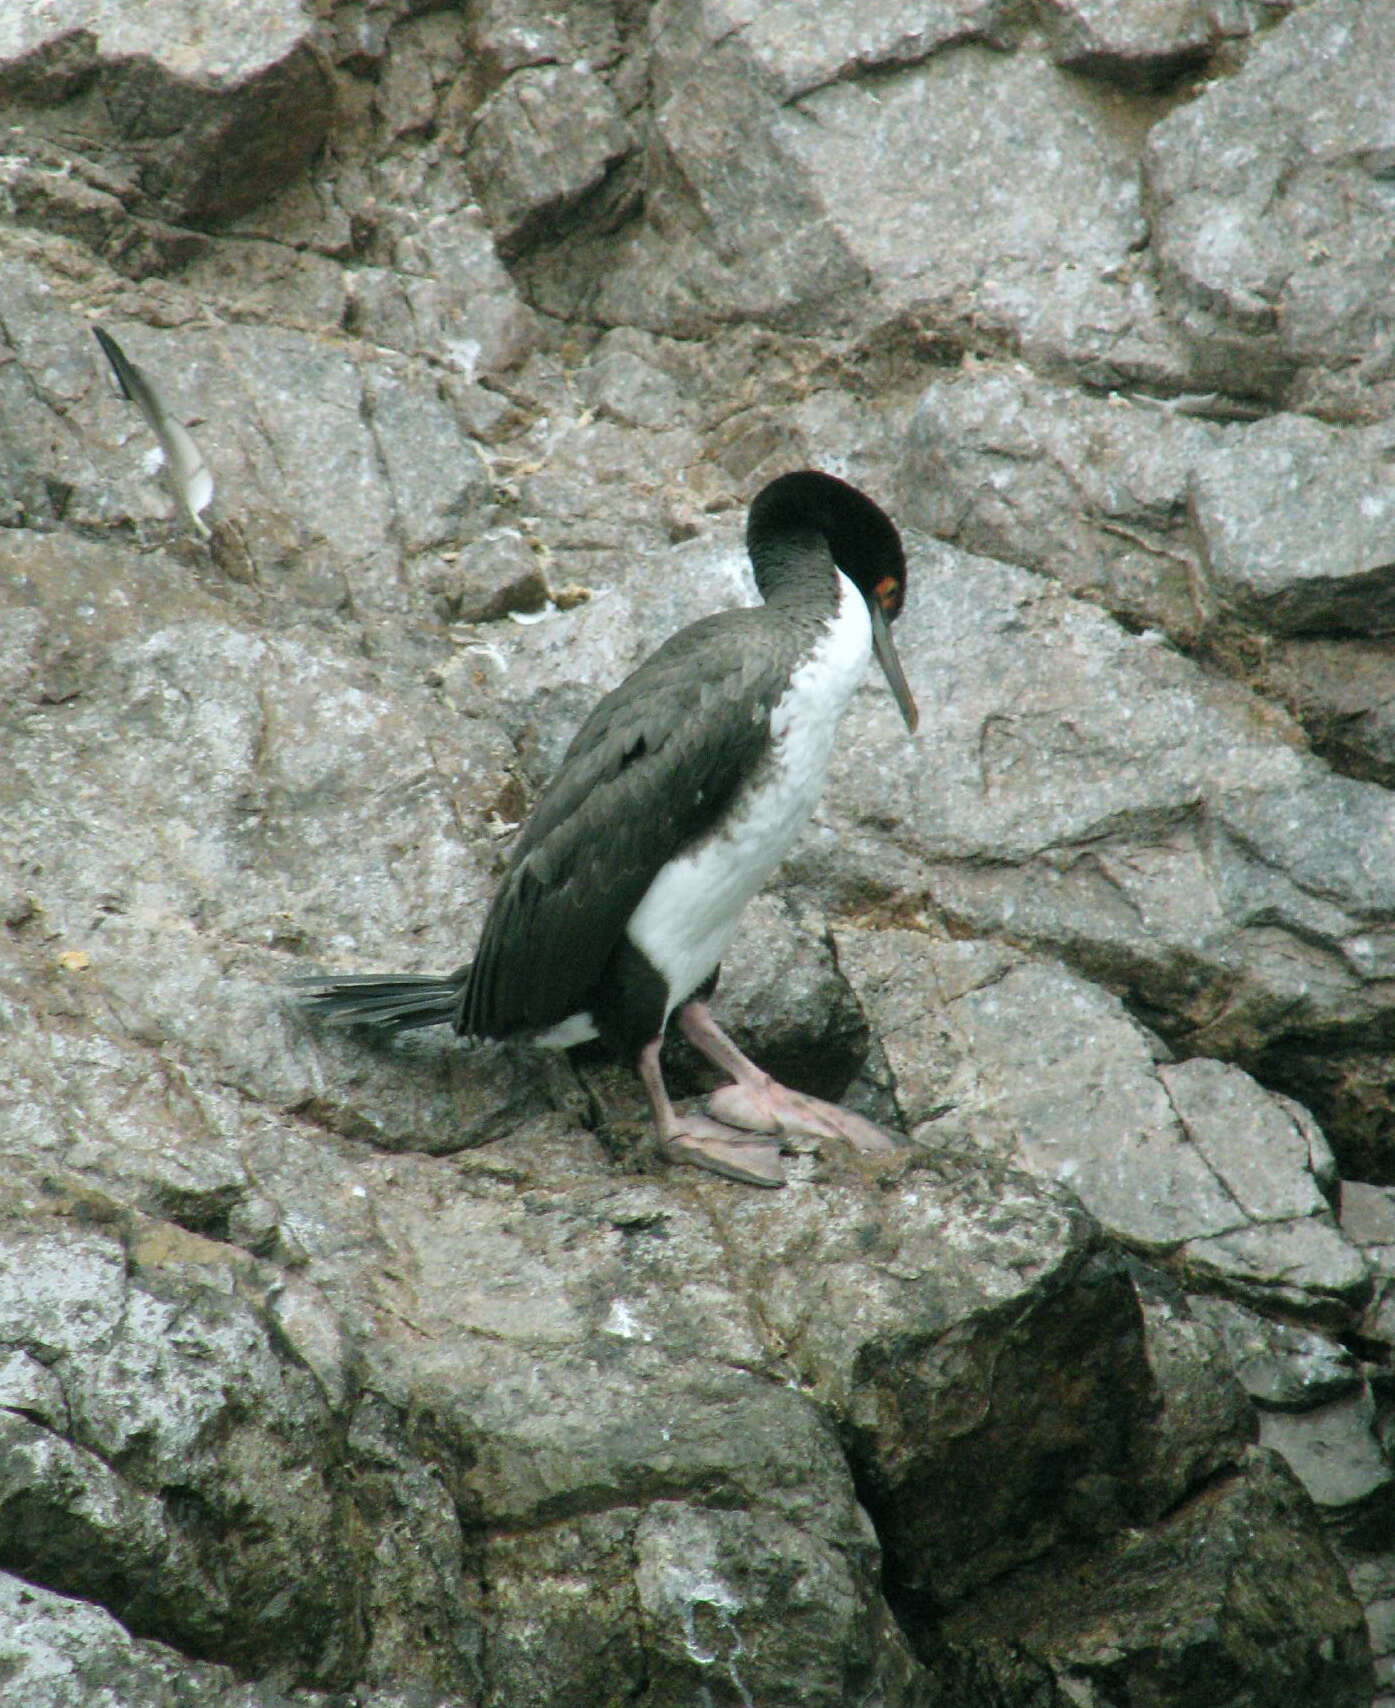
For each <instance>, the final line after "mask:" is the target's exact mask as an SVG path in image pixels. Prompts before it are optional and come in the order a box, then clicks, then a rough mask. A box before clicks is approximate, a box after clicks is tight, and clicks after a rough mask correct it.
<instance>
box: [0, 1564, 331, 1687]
mask: <svg viewBox="0 0 1395 1708" xmlns="http://www.w3.org/2000/svg"><path fill="white" fill-rule="evenodd" d="M0 1666H3V1668H4V1669H5V1681H6V1684H7V1686H8V1687H10V1688H11V1689H13V1691H14V1692H15V1696H16V1700H19V1701H23V1702H24V1703H25V1704H26V1708H91V1705H92V1704H93V1703H94V1702H102V1701H104V1700H105V1701H110V1702H123V1703H137V1702H141V1703H145V1702H149V1703H156V1702H158V1703H161V1704H162V1705H163V1704H165V1703H169V1704H170V1705H171V1708H185V1704H190V1705H192V1704H194V1703H199V1704H205V1703H206V1704H208V1708H290V1703H291V1698H289V1697H287V1696H285V1695H283V1694H282V1693H281V1692H280V1691H278V1690H276V1689H275V1688H274V1687H273V1686H271V1685H268V1684H265V1683H258V1684H249V1683H245V1682H243V1681H240V1680H239V1679H238V1677H237V1675H236V1674H235V1673H233V1672H231V1671H230V1670H228V1669H227V1668H225V1667H218V1666H209V1665H207V1664H206V1663H204V1662H201V1661H196V1660H191V1659H190V1658H189V1656H187V1655H182V1654H180V1653H179V1652H178V1651H177V1650H175V1649H171V1648H168V1647H166V1646H165V1645H164V1644H163V1643H156V1642H150V1641H142V1640H141V1639H140V1638H137V1637H132V1636H131V1634H130V1633H129V1632H128V1631H126V1630H125V1629H123V1627H122V1626H121V1625H120V1623H119V1622H118V1621H117V1620H115V1619H113V1618H112V1616H111V1615H110V1614H109V1613H107V1612H106V1611H105V1610H104V1609H103V1608H101V1607H96V1606H93V1605H92V1604H91V1603H90V1602H86V1601H79V1600H74V1599H72V1598H71V1597H69V1596H64V1595H55V1594H54V1593H53V1592H52V1591H51V1590H47V1589H43V1588H41V1587H40V1586H39V1585H38V1584H34V1583H26V1582H24V1581H23V1579H21V1578H17V1577H13V1576H11V1575H10V1574H9V1573H8V1572H0ZM295 1700H296V1702H298V1703H302V1704H303V1703H306V1702H307V1698H306V1697H304V1696H302V1695H299V1694H297V1696H296V1698H295Z"/></svg>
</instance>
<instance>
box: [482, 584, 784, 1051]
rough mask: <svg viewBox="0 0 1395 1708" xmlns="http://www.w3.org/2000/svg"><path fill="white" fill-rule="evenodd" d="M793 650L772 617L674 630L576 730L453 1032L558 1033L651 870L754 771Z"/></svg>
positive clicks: (729, 615) (536, 816)
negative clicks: (552, 1029)
mask: <svg viewBox="0 0 1395 1708" xmlns="http://www.w3.org/2000/svg"><path fill="white" fill-rule="evenodd" d="M797 650H798V636H797V634H795V633H793V632H789V633H787V632H786V628H785V625H784V624H782V623H781V622H780V621H779V620H778V619H776V618H775V616H774V614H773V613H771V612H770V611H768V610H762V609H759V608H757V609H753V610H746V611H726V612H723V613H721V614H720V615H718V616H716V617H709V618H706V619H704V620H703V621H702V622H700V623H694V624H693V625H691V627H689V628H687V629H684V630H682V631H681V632H680V633H679V634H677V635H675V636H674V637H673V638H672V639H671V640H670V641H668V642H666V643H665V644H664V645H663V646H662V647H660V648H659V650H658V651H657V652H656V653H654V654H653V655H652V656H651V657H650V658H648V659H647V660H646V661H645V662H644V663H643V664H642V665H640V667H639V669H638V670H636V671H635V672H634V674H633V675H632V676H630V677H629V678H627V680H626V681H625V682H624V683H622V685H621V686H620V687H619V688H617V689H616V690H615V692H614V693H612V694H608V695H607V696H606V698H605V699H604V700H602V701H601V702H600V704H599V705H598V706H597V707H596V709H595V710H594V711H593V712H592V713H591V715H590V717H589V718H588V719H587V720H586V722H585V723H584V724H583V725H582V727H581V729H580V730H579V731H578V733H577V735H576V738H575V739H574V740H573V742H572V744H571V746H570V748H569V749H568V750H567V756H566V758H565V759H564V760H563V762H562V766H561V768H560V770H559V771H558V773H557V775H556V776H555V777H554V778H553V780H552V782H551V783H550V784H549V785H548V787H547V789H546V790H545V791H544V793H543V796H542V799H541V800H540V801H539V802H538V805H537V809H536V811H535V812H534V813H533V816H532V818H531V819H530V820H529V821H528V823H527V825H526V826H525V827H524V829H523V832H522V834H521V836H520V837H519V840H518V843H517V845H516V846H515V848H514V851H513V855H512V857H511V859H510V862H509V868H508V871H507V873H506V875H505V879H504V883H503V885H502V887H501V889H500V891H499V893H498V895H497V896H496V897H495V898H494V905H493V907H492V908H491V909H490V912H489V917H488V918H487V919H486V921H485V925H484V931H483V933H482V935H481V938H480V945H479V949H478V951H477V953H476V955H475V961H474V965H473V968H472V969H471V974H470V979H469V982H468V984H467V985H466V987H465V989H464V991H463V992H462V994H461V1000H460V1007H459V1010H458V1013H457V1015H456V1027H457V1030H459V1031H461V1032H465V1033H467V1034H471V1035H473V1036H477V1037H496V1038H497V1037H505V1036H507V1035H508V1034H509V1033H511V1032H516V1031H524V1030H533V1029H536V1028H540V1027H546V1026H553V1025H556V1024H557V1023H558V1022H559V1021H561V1020H564V1019H566V1018H567V1017H568V1016H569V1015H571V1014H575V1013H577V1012H578V1011H579V1010H583V1009H585V1008H587V1007H588V1006H589V1003H590V999H591V996H592V992H593V990H594V987H595V984H596V980H597V979H598V978H599V977H600V975H601V973H602V971H603V970H604V968H605V965H606V962H607V961H608V960H609V958H610V955H611V953H612V951H613V950H614V948H615V946H616V944H617V943H618V942H619V940H620V937H621V934H622V933H623V932H624V929H625V925H626V923H627V921H628V920H629V917H630V915H631V914H632V913H633V912H634V910H635V908H636V907H638V905H639V903H640V901H641V899H642V898H643V896H644V892H645V891H646V890H647V889H648V888H649V885H650V884H651V883H652V882H653V880H654V877H655V875H656V874H657V873H658V871H659V869H660V868H661V867H662V866H664V865H665V864H666V863H667V862H668V861H669V860H671V859H672V858H673V857H674V855H675V854H677V853H679V852H680V851H681V850H682V849H683V848H684V847H685V846H687V845H688V844H689V843H692V842H694V841H696V840H697V839H699V838H700V837H701V836H702V834H703V833H704V832H705V831H706V830H707V828H708V827H709V826H710V824H711V822H712V818H713V816H714V814H716V813H720V811H721V810H722V808H723V807H724V806H725V805H726V804H727V803H728V802H729V801H730V799H731V798H732V797H733V795H734V794H735V793H736V792H737V790H738V789H739V788H740V787H741V785H742V783H743V782H745V780H746V779H747V778H748V777H749V776H750V775H751V773H752V771H753V770H754V769H755V767H756V766H757V764H758V763H759V761H760V757H761V755H762V753H763V752H764V749H765V744H766V741H767V739H768V736H769V731H770V709H771V707H772V706H773V705H774V704H775V702H776V701H777V700H778V699H779V697H780V694H781V692H782V690H783V688H784V687H785V685H786V682H787V680H788V673H789V670H790V669H791V668H792V665H793V663H794V659H795V654H796V652H797Z"/></svg>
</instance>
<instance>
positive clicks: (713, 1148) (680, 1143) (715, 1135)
mask: <svg viewBox="0 0 1395 1708" xmlns="http://www.w3.org/2000/svg"><path fill="white" fill-rule="evenodd" d="M662 1042H663V1038H662V1037H658V1038H651V1039H650V1041H649V1042H648V1043H647V1044H646V1045H645V1046H644V1048H643V1049H642V1050H641V1051H640V1053H639V1077H640V1079H641V1080H642V1081H643V1083H644V1089H645V1090H646V1091H647V1092H648V1093H649V1106H650V1108H651V1109H652V1110H653V1111H654V1125H655V1127H656V1128H657V1129H658V1133H659V1145H660V1148H661V1149H662V1150H663V1153H664V1155H665V1156H666V1157H667V1158H668V1159H669V1161H670V1162H690V1163H692V1164H693V1165H694V1167H696V1168H707V1169H710V1170H711V1171H712V1173H713V1174H724V1175H725V1176H726V1177H727V1179H728V1180H740V1181H743V1182H744V1183H745V1184H746V1185H748V1186H783V1185H784V1184H785V1173H784V1170H783V1169H782V1168H781V1166H780V1147H779V1145H778V1144H776V1143H774V1142H773V1141H772V1140H770V1139H768V1138H763V1137H758V1136H757V1135H756V1134H754V1133H751V1132H749V1131H747V1132H742V1131H739V1130H738V1129H736V1128H735V1127H727V1126H724V1125H723V1124H722V1123H721V1122H720V1121H713V1120H710V1119H709V1118H708V1117H707V1116H706V1115H680V1114H679V1113H678V1112H677V1110H675V1109H674V1107H673V1104H672V1103H671V1102H670V1101H669V1095H668V1088H667V1086H665V1084H664V1076H663V1071H662V1070H661V1068H660V1067H659V1046H660V1045H661V1044H662Z"/></svg>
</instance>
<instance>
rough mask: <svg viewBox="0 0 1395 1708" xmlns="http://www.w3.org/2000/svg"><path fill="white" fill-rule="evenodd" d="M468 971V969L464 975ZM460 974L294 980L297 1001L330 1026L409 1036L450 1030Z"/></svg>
mask: <svg viewBox="0 0 1395 1708" xmlns="http://www.w3.org/2000/svg"><path fill="white" fill-rule="evenodd" d="M467 970H468V969H467ZM462 982H463V975H462V974H461V973H447V974H446V975H445V976H444V977H440V978H437V977H433V976H432V975H431V974H429V973H358V974H348V975H343V976H340V977H330V976H328V975H326V976H325V977H323V978H317V977H310V978H303V979H296V980H295V981H294V984H293V985H292V989H293V990H294V991H295V993H296V995H297V997H298V999H299V1001H300V1002H301V1003H302V1004H303V1005H304V1007H305V1008H307V1009H308V1010H309V1011H310V1013H311V1014H313V1015H314V1016H315V1017H316V1018H317V1019H319V1020H322V1021H324V1022H325V1023H326V1024H328V1025H330V1026H372V1027H374V1028H375V1029H376V1030H378V1031H380V1032H407V1031H410V1030H411V1029H412V1028H413V1027H416V1026H448V1025H450V1024H451V1023H452V1022H453V1021H454V1019H455V1015H456V1010H457V1009H458V1007H459V1004H460V991H461V986H462Z"/></svg>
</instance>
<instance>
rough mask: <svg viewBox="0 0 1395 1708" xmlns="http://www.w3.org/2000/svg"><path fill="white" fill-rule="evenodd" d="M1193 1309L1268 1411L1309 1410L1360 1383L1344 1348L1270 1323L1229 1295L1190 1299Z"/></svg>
mask: <svg viewBox="0 0 1395 1708" xmlns="http://www.w3.org/2000/svg"><path fill="white" fill-rule="evenodd" d="M1191 1305H1192V1308H1193V1310H1194V1311H1195V1313H1196V1314H1197V1315H1198V1316H1199V1317H1200V1318H1201V1319H1202V1320H1203V1321H1205V1322H1208V1323H1210V1324H1212V1325H1213V1327H1214V1328H1215V1329H1216V1330H1217V1332H1218V1333H1219V1334H1221V1335H1222V1336H1223V1337H1224V1340H1225V1348H1226V1354H1227V1356H1228V1357H1229V1359H1230V1362H1231V1364H1232V1365H1234V1367H1235V1374H1236V1377H1237V1379H1238V1380H1239V1381H1240V1383H1241V1385H1242V1386H1243V1387H1244V1389H1245V1392H1246V1393H1247V1394H1248V1395H1249V1396H1250V1398H1251V1399H1252V1400H1253V1401H1254V1402H1255V1404H1256V1405H1257V1406H1261V1407H1263V1408H1265V1409H1266V1410H1269V1411H1298V1412H1306V1411H1311V1410H1313V1409H1314V1408H1315V1407H1317V1406H1320V1405H1323V1404H1325V1403H1326V1402H1327V1401H1329V1400H1334V1399H1338V1398H1340V1397H1341V1396H1342V1395H1344V1394H1350V1393H1351V1392H1352V1391H1353V1390H1354V1389H1356V1388H1359V1387H1360V1385H1361V1369H1360V1366H1359V1365H1358V1364H1357V1362H1356V1360H1355V1358H1353V1357H1352V1355H1351V1353H1350V1352H1348V1351H1347V1350H1346V1348H1345V1347H1343V1346H1341V1345H1339V1344H1338V1343H1337V1342H1335V1341H1333V1340H1329V1339H1327V1338H1326V1337H1325V1336H1323V1335H1321V1334H1317V1333H1315V1332H1314V1331H1313V1330H1312V1329H1307V1328H1299V1327H1297V1326H1296V1325H1294V1324H1292V1323H1285V1322H1274V1321H1271V1320H1270V1319H1268V1318H1266V1317H1261V1316H1259V1315H1257V1314H1256V1313H1255V1312H1254V1311H1252V1310H1247V1309H1246V1308H1245V1306H1243V1305H1237V1304H1235V1303H1234V1302H1233V1301H1231V1300H1229V1299H1203V1298H1193V1299H1192V1300H1191Z"/></svg>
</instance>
